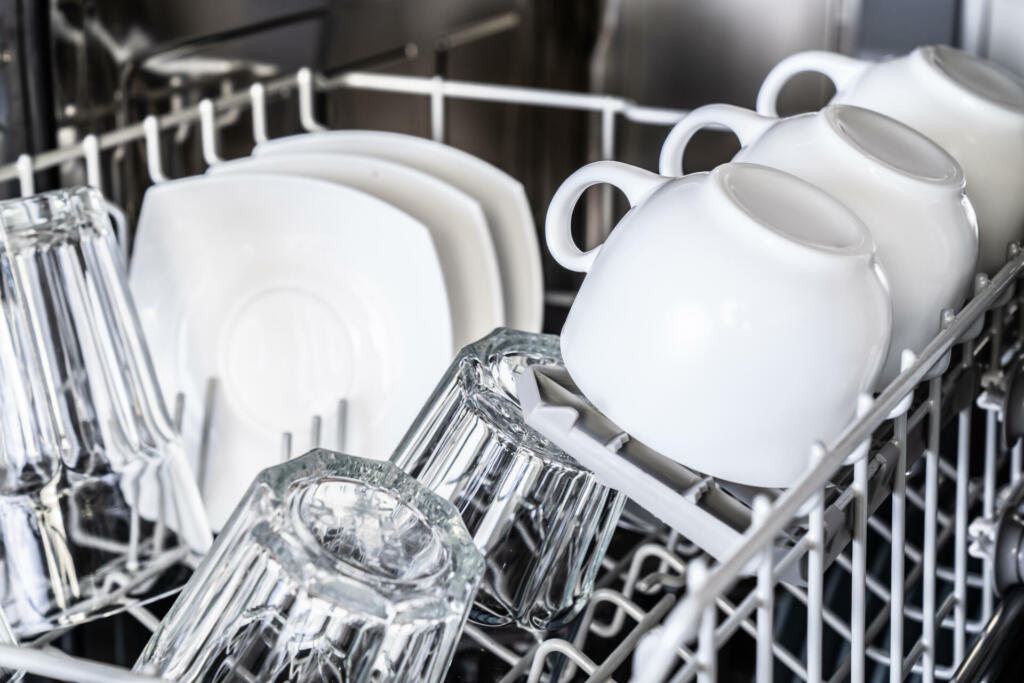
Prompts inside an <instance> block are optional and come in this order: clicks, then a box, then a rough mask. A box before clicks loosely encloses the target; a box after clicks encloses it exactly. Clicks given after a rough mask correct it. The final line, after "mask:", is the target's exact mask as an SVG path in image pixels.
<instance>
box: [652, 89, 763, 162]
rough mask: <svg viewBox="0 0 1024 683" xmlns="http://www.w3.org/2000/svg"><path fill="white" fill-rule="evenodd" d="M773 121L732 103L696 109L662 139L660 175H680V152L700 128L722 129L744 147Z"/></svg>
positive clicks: (681, 155) (681, 158)
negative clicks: (726, 129)
mask: <svg viewBox="0 0 1024 683" xmlns="http://www.w3.org/2000/svg"><path fill="white" fill-rule="evenodd" d="M776 121H778V119H777V118H775V117H773V116H761V115H760V114H758V113H757V112H753V111H751V110H749V109H744V108H743V107H737V106H734V105H731V104H709V105H706V106H703V107H698V108H697V109H694V110H693V111H691V112H690V113H689V114H687V115H686V116H684V117H683V118H682V120H680V121H679V123H677V124H676V125H675V127H674V128H673V129H672V130H671V131H669V134H668V137H666V138H665V143H664V144H663V145H662V146H661V160H660V162H659V167H660V172H661V175H663V176H681V175H683V152H684V151H685V150H686V145H688V144H689V142H690V139H691V138H693V136H694V134H696V133H697V131H699V130H701V129H702V128H707V127H709V126H716V127H720V126H725V127H726V128H728V129H729V130H731V131H732V132H733V133H735V134H736V137H738V138H739V139H740V145H741V146H742V147H746V146H747V145H749V144H751V143H752V142H753V141H754V140H756V139H757V138H759V137H761V134H762V133H764V132H765V131H766V130H768V128H770V127H771V126H772V124H774V123H775V122H776Z"/></svg>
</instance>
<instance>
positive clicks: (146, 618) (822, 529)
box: [0, 69, 1024, 683]
mask: <svg viewBox="0 0 1024 683" xmlns="http://www.w3.org/2000/svg"><path fill="white" fill-rule="evenodd" d="M337 89H361V90H373V91H382V92H389V93H401V94H405V95H408V96H410V97H421V98H427V99H428V101H429V107H430V113H431V124H432V125H431V131H432V136H433V137H434V138H435V139H438V140H442V139H443V137H444V129H445V127H444V118H445V106H446V101H447V100H449V99H462V100H476V101H486V102H493V103H503V104H507V105H526V106H533V107H541V108H554V109H569V110H576V111H583V112H593V113H596V114H598V115H599V116H600V127H601V128H600V133H601V135H600V138H601V146H600V148H601V154H602V156H604V157H605V158H612V157H613V155H614V150H615V134H616V125H617V124H618V123H619V122H621V121H629V122H633V123H635V124H640V125H651V126H663V127H668V126H671V125H673V124H674V123H675V122H676V121H677V120H678V119H679V118H681V117H682V116H683V114H684V113H685V112H682V111H675V110H667V109H658V108H651V107H643V106H638V105H636V104H634V103H632V102H629V101H627V100H624V99H622V98H618V97H611V96H605V95H595V94H587V93H570V92H559V91H552V90H542V89H535V88H524V87H513V86H500V85H490V84H482V83H469V82H460V81H451V80H445V79H442V78H440V77H434V78H423V77H411V76H397V75H385V74H378V73H370V72H347V73H342V74H338V75H334V76H331V77H326V76H323V75H320V74H316V73H314V72H312V71H311V70H309V69H303V70H301V71H300V72H298V73H297V74H295V75H291V76H285V77H279V78H276V79H273V80H269V81H265V82H263V83H257V84H255V85H253V86H252V87H251V88H250V89H249V91H248V92H230V93H228V94H226V95H223V96H221V97H220V98H218V99H216V100H211V99H205V100H202V101H201V102H200V103H199V104H198V105H197V106H195V107H181V108H178V109H175V110H174V111H171V112H169V113H166V114H163V115H160V116H155V115H151V116H149V117H147V118H146V119H145V120H144V121H143V122H142V123H138V124H133V125H129V126H126V127H123V128H118V129H115V130H111V131H109V132H105V133H103V134H101V135H98V136H97V135H89V136H86V137H85V138H84V139H83V140H81V142H80V143H79V144H76V145H75V146H70V147H64V148H60V149H56V150H52V151H48V152H44V153H42V154H39V155H36V156H34V157H31V156H27V155H23V156H22V157H20V158H19V159H18V160H17V162H16V163H14V164H10V165H7V166H3V167H0V180H3V181H8V180H16V181H18V183H19V184H20V188H21V192H22V194H30V193H32V192H33V185H34V182H33V181H34V174H35V172H37V171H42V170H45V169H51V168H54V167H57V166H59V165H62V164H75V163H82V164H84V169H85V173H86V177H87V179H88V181H89V183H90V184H92V185H95V186H101V184H102V183H101V180H102V178H103V174H102V172H101V171H102V163H103V159H104V157H103V156H102V154H101V152H103V151H106V150H117V149H119V148H122V147H124V146H126V145H131V144H137V143H139V142H143V143H144V144H145V148H146V160H147V168H148V173H149V176H150V179H151V181H152V182H155V183H158V182H163V181H164V180H166V175H165V171H164V169H163V167H162V163H161V156H160V147H161V139H160V138H161V132H162V131H164V130H167V129H172V128H175V129H181V127H184V126H193V125H195V124H196V123H197V122H198V125H199V130H200V134H201V140H202V152H203V157H204V159H205V160H206V162H207V163H210V164H213V163H217V162H218V161H219V160H220V159H219V156H218V130H219V128H218V127H219V125H221V124H220V121H221V120H222V119H224V118H229V117H230V116H234V117H235V118H237V114H238V112H240V111H244V110H251V118H252V125H253V130H252V134H253V138H254V140H255V141H256V142H260V141H263V140H266V139H267V130H266V115H265V106H266V102H267V101H268V99H270V98H284V97H292V96H294V97H295V98H296V100H297V105H298V107H299V112H300V117H299V120H300V122H301V124H302V126H303V128H305V129H306V130H307V131H314V130H322V129H323V126H322V125H321V124H320V123H318V122H317V121H316V120H315V114H314V112H315V109H314V106H313V105H314V96H315V95H316V93H317V92H325V91H330V90H337ZM101 189H102V188H101ZM547 199H548V198H546V197H544V198H541V197H535V198H534V200H535V201H546V200H547ZM606 205H607V202H606ZM125 236H126V235H125V230H124V228H123V227H122V232H121V235H120V237H121V238H122V240H123V239H124V238H125ZM1022 270H1024V254H1022V253H1021V251H1020V250H1019V249H1018V248H1017V247H1016V246H1015V245H1011V246H1010V247H1009V250H1008V258H1007V263H1006V265H1005V267H1003V268H1002V270H1000V272H999V273H998V274H996V275H995V276H994V277H993V278H992V279H991V280H990V279H988V278H986V277H985V276H979V277H978V278H977V280H976V283H975V291H974V294H973V296H972V298H971V299H970V301H969V302H968V304H967V305H966V306H965V307H964V308H963V309H962V310H961V311H960V312H959V313H957V314H955V315H954V313H953V312H951V311H950V312H946V313H945V314H944V315H943V321H942V322H943V329H942V331H941V332H940V334H939V335H938V336H937V337H936V338H935V339H934V340H933V341H932V342H931V343H930V344H929V345H928V346H927V348H925V349H924V350H923V351H922V352H921V353H920V354H919V355H916V356H915V355H914V354H913V353H910V352H905V353H904V356H903V372H902V374H901V375H900V376H899V377H898V378H897V379H896V380H895V381H894V382H893V383H892V384H891V385H890V386H889V387H888V388H887V389H886V390H885V391H884V392H882V393H881V395H879V396H878V397H876V398H875V399H874V400H871V399H868V398H867V397H865V400H864V401H862V404H861V406H860V410H859V417H858V418H857V420H856V421H855V422H854V423H853V424H851V425H850V426H849V428H848V429H847V430H846V431H845V432H844V433H843V434H842V435H841V437H840V438H839V439H837V440H836V442H835V443H831V444H819V445H817V446H815V447H814V448H813V449H811V452H810V453H809V454H808V458H809V465H808V469H807V472H806V474H805V475H804V476H803V477H802V478H801V479H800V481H799V482H798V483H797V484H796V485H794V486H793V487H792V488H790V489H789V490H787V491H785V492H779V495H777V497H775V498H774V499H773V500H771V501H770V502H764V501H762V502H758V503H756V504H754V503H753V502H752V501H751V500H750V499H749V497H745V496H744V493H743V492H742V491H736V490H731V491H723V489H721V488H720V487H718V486H717V485H716V482H714V481H713V480H710V479H707V478H701V477H699V476H696V477H695V479H694V481H692V482H691V484H692V485H691V486H688V487H687V488H686V490H682V491H680V496H681V497H682V498H683V499H685V500H687V501H689V502H690V503H691V504H693V505H694V506H695V507H696V508H700V510H701V512H700V514H703V515H710V516H714V515H715V514H716V512H718V507H717V503H716V501H718V502H720V501H721V500H722V498H721V496H722V495H723V493H724V495H726V496H728V499H729V501H730V502H729V505H730V506H732V508H734V509H740V510H741V511H743V514H742V515H740V518H741V520H742V523H739V524H737V523H736V520H735V517H736V516H735V515H733V517H734V519H732V520H731V527H730V529H731V533H732V534H733V537H732V544H731V545H730V546H729V547H730V550H729V552H728V553H726V554H725V555H724V556H720V557H719V561H716V562H714V563H712V562H710V561H709V558H708V556H707V555H705V554H704V553H703V552H702V551H701V549H700V548H698V547H696V546H694V545H693V544H692V543H690V542H689V541H688V540H687V539H685V538H683V537H681V536H680V534H678V533H677V532H674V531H671V530H670V529H668V528H667V527H665V526H663V525H662V524H660V523H659V522H658V521H657V520H655V519H654V518H652V517H651V516H650V515H647V514H645V513H644V512H643V510H641V509H639V508H637V507H634V506H632V505H631V506H629V507H627V511H626V513H625V514H624V516H623V521H622V522H621V523H620V528H619V531H618V532H617V534H616V537H615V539H614V540H613V543H612V548H611V550H610V551H609V554H608V556H607V557H606V559H605V560H604V565H603V572H602V575H601V576H600V577H599V579H598V582H597V586H596V589H595V591H594V594H593V597H592V599H591V600H590V603H589V605H588V607H587V609H586V610H585V611H584V613H583V614H582V615H581V616H580V618H579V619H578V620H577V621H576V622H575V623H574V624H573V625H572V626H571V627H570V628H567V629H565V630H563V631H560V632H558V633H551V634H531V633H526V632H511V633H510V632H508V631H507V630H505V631H490V630H486V629H482V628H479V627H476V626H473V625H469V626H467V628H466V630H465V633H464V636H463V642H462V646H461V649H460V652H459V653H457V654H456V658H455V665H454V667H453V673H452V674H451V675H450V676H449V679H450V680H458V675H459V674H458V673H457V672H458V671H459V669H460V659H461V658H463V657H469V656H473V657H479V656H485V657H489V658H490V659H489V661H490V662H491V665H490V666H491V668H493V669H494V670H495V671H496V673H495V674H494V678H496V679H500V680H501V681H503V682H511V681H517V680H521V679H526V680H528V681H530V682H531V683H533V682H535V681H541V680H545V681H552V682H555V681H560V682H567V681H581V680H587V681H605V680H619V681H625V680H634V681H651V682H653V681H662V680H672V681H689V680H693V679H696V680H698V681H715V680H719V679H722V680H750V679H752V678H755V679H756V680H757V681H760V682H762V683H763V682H765V681H772V680H774V679H777V680H806V681H823V680H828V681H841V680H852V681H856V682H860V681H866V680H869V679H870V680H872V681H881V680H885V679H886V678H888V680H889V681H893V682H895V681H902V680H906V679H914V680H917V679H920V680H922V681H925V682H930V681H933V680H936V679H939V680H949V679H955V680H980V677H981V676H983V675H984V673H985V672H984V668H985V665H987V664H988V663H989V662H990V661H991V659H992V655H993V653H994V652H995V651H996V650H997V649H998V647H997V646H998V641H999V638H1000V634H1003V633H1007V632H1008V628H1009V622H1012V621H1014V620H1015V619H1016V616H1017V615H1019V614H1020V612H1021V611H1024V610H1022V608H1021V606H1020V605H1021V601H1020V600H1019V599H1018V598H1014V599H1013V600H1012V601H1011V600H1010V599H1009V597H1010V596H1016V595H1017V592H1016V590H1015V589H1014V587H1013V586H1014V584H1016V583H1017V582H1018V581H1019V580H1020V579H1021V577H1022V576H1024V566H1021V565H1024V563H1020V562H1018V558H1017V554H1016V553H1017V550H1018V548H1019V546H1020V539H1021V537H1022V536H1024V532H1021V526H1020V524H1018V523H1017V522H1016V519H1017V516H1016V515H1015V514H1004V513H1005V512H1006V511H1007V510H1009V511H1010V513H1013V512H1015V511H1016V509H1017V505H1018V504H1019V503H1020V499H1021V497H1022V494H1021V491H1020V489H1021V487H1020V486H1019V484H1020V480H1021V471H1022V448H1021V443H1020V435H1021V434H1020V432H1021V431H1024V425H1021V424H1020V423H1022V422H1024V414H1022V408H1024V379H1019V378H1020V376H1021V375H1020V371H1019V368H1020V357H1021V343H1022V340H1024V316H1022V315H1021V303H1022V301H1024V292H1022V291H1020V288H1019V287H1018V280H1019V277H1020V275H1021V271H1022ZM548 301H549V303H550V304H552V305H565V304H566V303H567V302H568V301H571V294H566V293H559V292H549V296H548ZM183 398H184V397H181V398H180V399H179V405H178V412H179V414H180V412H181V400H182V399H183ZM187 398H188V399H189V400H203V397H191V396H190V397H187ZM722 432H723V434H722V438H723V439H725V438H728V433H727V432H728V426H723V429H722ZM324 445H326V446H330V444H324ZM711 492H715V495H714V496H712V495H709V494H710V493H711ZM737 506H738V508H737ZM997 592H998V594H999V595H1005V596H1008V597H1007V601H1006V602H1005V603H1004V604H1002V605H1000V603H999V602H998V597H997ZM124 597H125V596H124V594H123V591H119V590H115V589H113V588H112V589H111V593H110V595H109V596H105V599H109V601H110V604H111V605H117V604H119V601H121V602H123V601H124ZM103 598H104V596H97V599H103ZM997 608H998V609H997ZM126 609H127V610H128V613H129V614H131V615H133V616H134V617H136V618H137V620H138V621H139V622H140V623H141V624H142V625H143V626H145V627H146V628H148V629H150V630H152V629H153V628H154V627H155V624H156V622H157V618H156V617H155V616H154V615H153V614H152V613H151V612H150V611H149V610H148V609H147V608H146V607H144V606H142V605H141V604H135V603H132V604H128V605H127V606H126ZM55 637H56V636H55V635H52V634H51V635H48V636H44V637H42V638H40V639H38V640H37V641H35V642H33V643H24V644H23V645H22V647H15V646H12V645H0V668H11V669H23V670H27V671H29V672H31V673H34V674H38V675H41V676H49V677H54V678H58V679H62V680H79V681H142V680H154V679H151V678H148V677H146V676H140V675H137V674H132V673H129V672H128V671H127V670H126V669H123V668H119V667H113V666H110V665H106V664H100V663H98V662H93V661H90V660H87V659H82V658H75V657H70V656H68V655H65V654H63V653H54V652H52V651H49V643H50V642H51V641H52V640H53V639H54V638H55ZM969 648H972V649H971V651H970V652H969ZM467 670H470V669H467ZM488 671H490V669H488ZM476 675H478V676H480V677H483V674H479V673H478V674H476ZM487 676H488V678H490V676H491V674H490V673H488V674H487Z"/></svg>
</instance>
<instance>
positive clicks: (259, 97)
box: [249, 83, 270, 145]
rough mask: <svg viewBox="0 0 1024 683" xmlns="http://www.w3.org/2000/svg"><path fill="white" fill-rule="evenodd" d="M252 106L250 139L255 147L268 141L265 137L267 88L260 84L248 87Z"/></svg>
mask: <svg viewBox="0 0 1024 683" xmlns="http://www.w3.org/2000/svg"><path fill="white" fill-rule="evenodd" d="M249 99H250V100H251V104H252V139H253V142H255V143H256V144H257V145H259V144H262V143H264V142H266V141H267V140H269V139H270V138H269V137H268V136H267V88H266V86H264V85H263V84H262V83H253V84H252V85H250V86H249Z"/></svg>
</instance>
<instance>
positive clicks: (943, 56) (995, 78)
mask: <svg viewBox="0 0 1024 683" xmlns="http://www.w3.org/2000/svg"><path fill="white" fill-rule="evenodd" d="M802 71H817V72H820V73H822V74H824V75H826V76H828V77H829V78H830V79H832V82H833V83H835V85H836V95H835V97H833V98H832V101H833V102H834V103H837V104H854V105H857V106H859V107H865V108H867V109H874V110H875V111H879V112H881V113H883V114H885V115H886V116H891V117H892V118H894V119H896V120H897V121H900V122H902V123H905V124H907V125H908V126H910V127H911V128H916V129H917V130H918V131H920V132H922V133H924V134H925V135H927V136H928V137H930V138H931V139H932V140H934V141H935V142H937V143H939V145H940V146H942V147H943V148H944V149H945V150H946V151H947V152H949V153H950V154H951V155H953V157H954V158H955V159H956V160H957V161H958V162H960V165H961V166H962V167H963V170H964V175H965V176H966V177H967V196H968V197H970V198H971V203H972V204H973V205H974V209H975V211H977V213H978V229H979V252H978V270H979V271H981V272H984V273H988V274H989V275H995V273H996V272H997V271H998V270H999V269H1000V268H1002V267H1003V264H1005V263H1006V256H1007V254H1006V248H1007V245H1008V244H1009V243H1010V242H1015V241H1019V240H1020V239H1021V238H1022V237H1024V192H1021V191H1020V179H1021V177H1022V176H1024V82H1021V80H1020V79H1018V78H1017V77H1016V76H1014V75H1013V74H1012V73H1010V72H1008V71H1006V70H1005V69H1003V68H1002V67H1000V66H998V65H996V64H994V63H992V62H989V61H986V60H984V59H979V58H977V57H973V56H971V55H969V54H967V53H965V52H961V51H960V50H955V49H953V48H951V47H947V46H944V45H932V46H927V47H919V48H917V49H916V50H914V51H913V52H911V53H910V54H908V55H905V56H903V57H897V58H895V59H890V60H887V61H884V62H869V61H864V60H860V59H854V58H852V57H847V56H845V55H839V54H835V53H832V52H818V51H812V52H800V53H797V54H795V55H792V56H790V57H787V58H786V59H784V60H782V61H781V62H779V63H778V64H776V65H775V67H774V68H773V69H772V70H771V72H770V73H769V74H768V76H767V77H766V78H765V81H764V83H763V84H762V85H761V92H760V93H758V96H757V111H758V112H759V113H761V114H768V115H775V113H776V101H777V100H778V95H779V92H780V91H781V90H782V86H783V85H785V84H786V82H787V81H788V80H789V79H790V78H791V77H792V76H794V75H796V74H798V73H800V72H802Z"/></svg>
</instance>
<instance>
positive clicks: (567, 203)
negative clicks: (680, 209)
mask: <svg viewBox="0 0 1024 683" xmlns="http://www.w3.org/2000/svg"><path fill="white" fill-rule="evenodd" d="M669 180H671V178H663V177H662V176H660V175H658V174H656V173H651V172H650V171H645V170H643V169H642V168H637V167H636V166H630V165H629V164H623V163H621V162H618V161H595V162H594V163H591V164H587V165H586V166H584V167H583V168H580V169H578V170H577V171H576V172H575V173H573V174H572V175H570V176H569V177H568V178H566V179H565V181H564V182H563V183H562V185H561V186H560V187H559V188H558V190H557V191H556V192H555V196H554V197H552V198H551V204H549V205H548V213H547V218H546V220H545V225H544V234H545V239H546V240H547V244H548V251H550V252H551V256H553V257H554V259H555V260H556V261H558V263H560V264H561V265H562V266H563V267H564V268H567V269H568V270H575V271H577V272H580V273H585V272H587V271H589V270H590V267H591V266H592V265H593V263H594V259H596V258H597V254H598V252H599V251H600V250H601V247H600V246H597V247H594V248H593V249H591V250H590V251H586V252H585V251H581V250H580V248H579V247H577V246H576V243H575V242H573V240H572V211H573V208H575V206H576V202H578V201H579V199H580V197H581V196H583V192H584V190H586V189H587V188H588V187H591V186H593V185H599V184H601V183H610V184H611V185H614V186H615V187H617V188H619V189H620V190H622V192H623V193H625V195H626V198H627V199H628V200H629V205H630V207H634V206H636V205H637V204H639V203H640V202H642V201H643V200H644V199H645V198H646V197H647V196H648V195H649V194H651V192H653V191H654V190H656V189H658V188H659V187H661V186H662V185H664V184H665V183H666V182H668V181H669Z"/></svg>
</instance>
